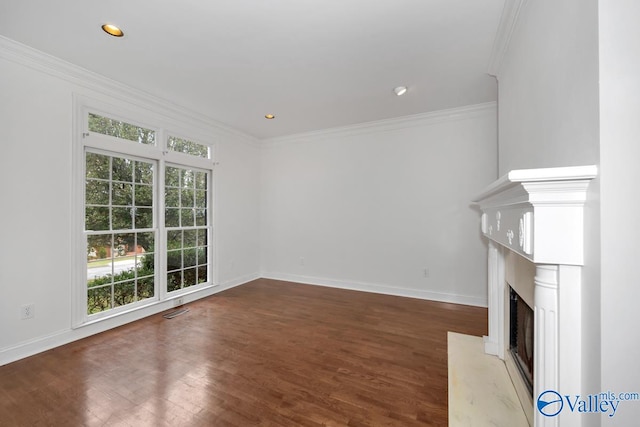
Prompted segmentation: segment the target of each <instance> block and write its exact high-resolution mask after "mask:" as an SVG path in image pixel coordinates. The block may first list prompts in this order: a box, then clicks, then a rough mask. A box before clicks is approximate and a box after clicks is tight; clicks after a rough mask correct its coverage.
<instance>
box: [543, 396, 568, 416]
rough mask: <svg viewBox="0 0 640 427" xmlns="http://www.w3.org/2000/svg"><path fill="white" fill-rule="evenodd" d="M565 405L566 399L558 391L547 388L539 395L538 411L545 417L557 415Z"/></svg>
mask: <svg viewBox="0 0 640 427" xmlns="http://www.w3.org/2000/svg"><path fill="white" fill-rule="evenodd" d="M563 407H564V401H563V400H562V396H560V393H558V392H557V391H554V390H547V391H544V392H542V393H540V396H538V411H539V412H540V413H541V414H542V415H544V416H545V417H555V416H556V415H558V414H559V413H560V412H561V411H562V408H563Z"/></svg>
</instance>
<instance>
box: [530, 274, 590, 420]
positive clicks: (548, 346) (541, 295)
mask: <svg viewBox="0 0 640 427" xmlns="http://www.w3.org/2000/svg"><path fill="white" fill-rule="evenodd" d="M534 283H535V291H534V319H535V329H534V330H535V335H534V343H533V348H534V355H533V363H534V366H533V376H534V379H533V387H534V389H533V405H534V409H533V410H534V426H535V427H542V426H544V427H552V426H557V425H558V417H557V416H555V417H546V416H544V415H542V414H541V413H540V412H539V411H538V409H537V407H536V404H537V400H538V396H539V395H540V393H542V392H544V391H547V390H555V391H558V266H557V265H536V276H535V278H534ZM578 351H579V350H578Z"/></svg>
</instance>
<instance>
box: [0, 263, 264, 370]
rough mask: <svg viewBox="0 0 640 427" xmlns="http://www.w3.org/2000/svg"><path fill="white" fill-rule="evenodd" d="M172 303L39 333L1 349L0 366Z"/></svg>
mask: <svg viewBox="0 0 640 427" xmlns="http://www.w3.org/2000/svg"><path fill="white" fill-rule="evenodd" d="M258 278H260V274H258V273H254V274H249V275H245V276H240V277H236V278H233V279H230V280H226V281H225V282H224V283H223V284H221V285H215V286H208V287H206V288H203V289H201V290H198V291H195V292H192V293H188V294H184V295H182V296H181V298H182V299H183V300H184V302H185V303H187V304H188V303H190V302H193V301H196V300H199V299H202V298H205V297H208V296H211V295H214V294H217V293H218V292H222V291H224V290H227V289H230V288H233V287H236V286H240V285H243V284H245V283H247V282H250V281H252V280H255V279H258ZM174 304H175V301H174V299H170V300H166V301H160V302H157V303H154V304H151V305H148V306H146V307H142V308H139V309H136V310H132V311H130V312H128V313H123V314H122V315H120V316H116V317H112V318H108V319H104V320H101V321H97V322H94V323H91V324H88V325H85V326H81V327H78V328H75V329H72V328H69V329H65V330H61V331H57V332H53V333H51V334H48V335H45V336H42V337H38V338H35V339H32V340H29V341H24V342H21V343H19V344H16V345H14V346H10V347H6V348H3V349H0V366H3V365H6V364H8V363H11V362H15V361H17V360H20V359H24V358H25V357H29V356H33V355H35V354H38V353H42V352H43V351H47V350H51V349H52V348H55V347H59V346H61V345H65V344H69V343H70V342H73V341H77V340H79V339H82V338H86V337H89V336H91V335H95V334H98V333H100V332H104V331H107V330H109V329H113V328H117V327H118V326H122V325H125V324H127V323H131V322H135V321H136V320H140V319H143V318H145V317H148V316H153V315H156V314H159V313H162V312H163V311H166V310H169V309H171V308H173V307H174Z"/></svg>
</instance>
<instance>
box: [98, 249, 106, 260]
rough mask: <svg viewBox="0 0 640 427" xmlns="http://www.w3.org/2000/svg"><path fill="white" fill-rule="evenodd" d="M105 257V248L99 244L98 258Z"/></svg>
mask: <svg viewBox="0 0 640 427" xmlns="http://www.w3.org/2000/svg"><path fill="white" fill-rule="evenodd" d="M106 257H107V248H105V247H104V246H100V247H99V248H98V258H100V259H104V258H106Z"/></svg>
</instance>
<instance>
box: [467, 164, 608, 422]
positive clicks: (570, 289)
mask: <svg viewBox="0 0 640 427" xmlns="http://www.w3.org/2000/svg"><path fill="white" fill-rule="evenodd" d="M596 174H597V168H596V166H573V167H563V168H545V169H523V170H513V171H511V172H509V173H508V174H507V175H505V176H503V177H502V178H500V179H498V180H497V181H495V182H494V183H493V184H491V185H489V186H488V187H487V188H486V189H485V190H484V191H483V192H482V193H481V194H480V195H479V196H477V197H476V199H475V200H474V202H475V203H476V204H477V205H478V206H479V208H480V210H481V211H482V217H481V230H482V234H483V235H484V236H485V237H486V238H487V239H488V241H489V250H488V311H489V335H488V336H486V337H484V348H485V353H488V354H492V355H496V356H498V357H499V358H500V359H502V360H504V361H505V365H506V366H507V370H508V371H509V374H510V376H511V377H512V381H513V383H514V386H515V388H516V391H517V393H518V397H519V398H520V401H521V403H522V406H523V408H524V410H525V414H526V415H527V418H528V420H529V423H530V424H532V425H534V426H536V427H540V426H560V425H561V426H563V427H566V426H579V425H581V419H580V418H577V417H571V418H567V417H564V418H563V417H562V414H561V415H559V416H557V417H546V416H543V415H542V414H541V413H539V412H538V411H536V410H534V409H535V408H534V405H533V402H535V401H536V398H537V396H539V395H540V393H542V392H543V391H545V390H559V387H562V390H561V391H562V392H565V393H580V392H581V389H582V387H581V386H582V384H581V368H582V363H581V355H580V351H579V350H576V349H580V348H581V342H582V341H581V336H582V331H581V329H582V323H583V322H582V315H583V313H582V311H581V303H580V301H581V282H582V266H583V265H584V204H585V201H586V196H587V189H588V186H589V183H590V182H591V180H592V179H593V178H595V176H596ZM527 265H529V266H530V267H527ZM527 269H530V270H531V274H530V275H529V274H526V273H523V270H527ZM530 276H533V278H531V277H530ZM507 281H509V282H514V283H515V286H514V284H512V283H509V285H507ZM529 282H533V284H532V286H529V285H527V283H529ZM523 283H524V285H523ZM510 286H511V287H514V288H522V289H523V291H522V292H521V291H520V289H517V291H518V294H520V295H523V294H525V295H523V296H524V298H525V299H529V300H530V301H527V303H528V305H529V306H531V308H533V311H534V325H533V341H534V354H533V396H531V394H530V393H529V392H528V390H526V388H525V385H524V381H523V379H522V377H521V376H520V373H519V372H518V371H517V369H515V365H514V363H513V356H512V355H511V354H510V352H509V309H508V308H509V301H510V300H509V287H510Z"/></svg>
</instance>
